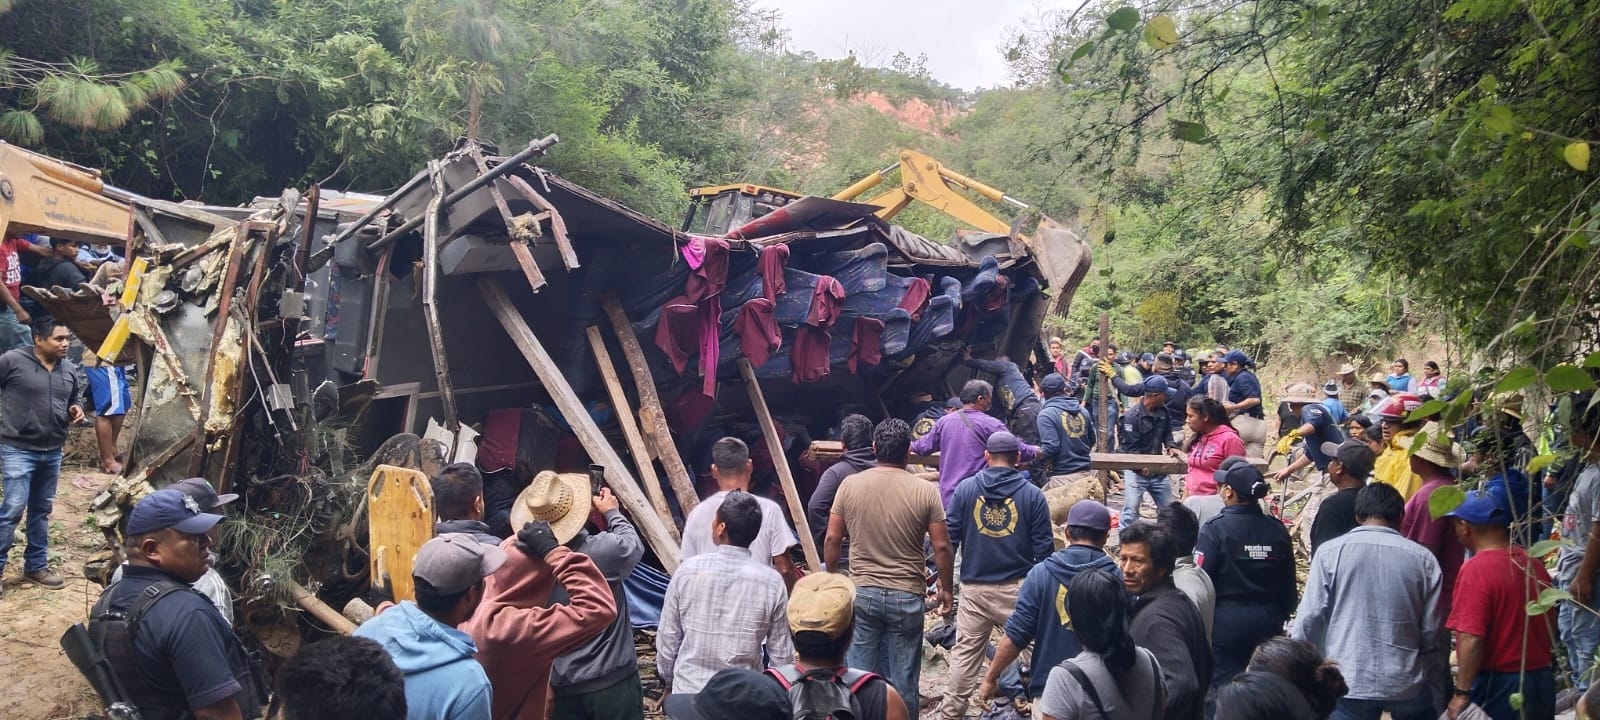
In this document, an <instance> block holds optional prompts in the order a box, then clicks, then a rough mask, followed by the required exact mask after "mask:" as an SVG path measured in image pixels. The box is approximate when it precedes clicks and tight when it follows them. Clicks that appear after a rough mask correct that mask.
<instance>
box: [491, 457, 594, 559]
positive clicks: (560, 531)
mask: <svg viewBox="0 0 1600 720" xmlns="http://www.w3.org/2000/svg"><path fill="white" fill-rule="evenodd" d="M592 500H593V498H592V497H590V496H589V478H588V476H585V475H579V474H577V473H561V474H559V475H558V474H556V473H554V472H551V471H549V470H545V471H544V472H541V473H539V474H538V475H535V476H533V482H530V483H528V487H526V488H523V490H522V493H521V494H519V495H517V501H516V502H515V503H514V504H512V506H511V530H512V532H516V531H518V530H521V529H522V526H523V525H525V524H527V523H531V522H547V523H550V531H551V532H553V533H555V536H556V542H560V543H565V542H566V541H568V540H571V539H572V538H573V537H574V536H576V535H577V534H578V531H579V530H582V529H583V524H584V523H585V522H588V521H589V506H590V503H591V502H592Z"/></svg>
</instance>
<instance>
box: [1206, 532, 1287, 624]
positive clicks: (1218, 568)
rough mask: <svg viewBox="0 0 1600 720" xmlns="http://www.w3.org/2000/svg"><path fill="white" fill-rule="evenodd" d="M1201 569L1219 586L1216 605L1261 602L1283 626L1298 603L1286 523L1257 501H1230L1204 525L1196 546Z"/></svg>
mask: <svg viewBox="0 0 1600 720" xmlns="http://www.w3.org/2000/svg"><path fill="white" fill-rule="evenodd" d="M1194 549H1195V555H1196V560H1197V561H1198V562H1199V563H1200V567H1201V569H1203V570H1205V571H1206V574H1207V575H1210V576H1211V583H1212V584H1213V585H1215V586H1216V588H1217V605H1218V606H1219V607H1220V606H1222V605H1228V604H1232V605H1262V606H1267V607H1269V608H1271V610H1272V611H1273V612H1274V613H1275V614H1274V615H1271V616H1263V617H1262V618H1261V622H1263V623H1276V624H1282V623H1283V621H1284V620H1286V619H1287V618H1288V617H1289V614H1290V613H1293V612H1294V609H1295V605H1297V604H1299V601H1300V599H1299V597H1298V592H1297V590H1296V588H1295V577H1294V545H1293V542H1292V541H1291V540H1290V539H1289V531H1288V530H1285V529H1284V527H1283V522H1281V521H1280V520H1278V519H1277V518H1275V517H1272V516H1271V515H1268V514H1266V513H1264V512H1262V511H1261V506H1260V505H1257V504H1255V503H1245V504H1242V505H1229V506H1227V507H1225V508H1223V509H1222V512H1220V513H1218V514H1217V516H1216V517H1214V518H1212V519H1211V520H1210V521H1209V522H1207V523H1206V524H1205V525H1202V526H1201V527H1200V539H1199V541H1198V542H1196V543H1195V546H1194Z"/></svg>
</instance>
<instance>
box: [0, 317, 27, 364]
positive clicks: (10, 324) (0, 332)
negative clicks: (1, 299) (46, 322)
mask: <svg viewBox="0 0 1600 720" xmlns="http://www.w3.org/2000/svg"><path fill="white" fill-rule="evenodd" d="M24 347H33V330H31V329H29V328H28V326H27V325H24V324H22V321H21V320H18V319H17V313H16V311H14V310H12V309H11V308H8V307H5V306H4V305H0V353H3V352H5V351H7V350H15V349H17V348H24Z"/></svg>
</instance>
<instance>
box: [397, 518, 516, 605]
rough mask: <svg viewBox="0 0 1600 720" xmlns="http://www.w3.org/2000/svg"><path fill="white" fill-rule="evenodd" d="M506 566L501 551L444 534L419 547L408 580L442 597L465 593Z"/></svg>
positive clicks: (472, 539)
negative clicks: (412, 580) (413, 580)
mask: <svg viewBox="0 0 1600 720" xmlns="http://www.w3.org/2000/svg"><path fill="white" fill-rule="evenodd" d="M505 562H506V553H505V551H504V550H501V549H500V548H497V547H495V546H493V545H489V544H487V543H483V542H479V541H478V539H477V538H475V537H473V536H471V535H468V534H466V533H445V534H443V535H440V536H438V537H436V538H434V539H432V540H429V541H427V542H425V543H423V544H422V547H421V548H420V549H418V550H417V557H416V559H415V560H413V561H412V562H411V576H412V577H414V578H416V579H418V580H422V581H425V582H427V583H428V585H429V586H431V587H432V588H433V589H434V591H436V592H438V593H439V594H441V595H452V594H455V593H458V592H465V591H466V590H467V589H469V588H471V587H472V586H474V585H477V584H478V581H479V580H482V579H484V578H486V577H489V576H490V575H493V574H494V572H495V571H496V570H499V569H500V566H501V565H504V564H505Z"/></svg>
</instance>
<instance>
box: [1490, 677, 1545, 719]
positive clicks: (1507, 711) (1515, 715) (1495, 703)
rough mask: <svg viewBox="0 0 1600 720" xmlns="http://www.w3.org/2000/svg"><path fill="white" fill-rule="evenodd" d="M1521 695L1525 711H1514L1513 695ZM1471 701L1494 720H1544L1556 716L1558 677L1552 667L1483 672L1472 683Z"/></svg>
mask: <svg viewBox="0 0 1600 720" xmlns="http://www.w3.org/2000/svg"><path fill="white" fill-rule="evenodd" d="M1513 693H1522V710H1521V712H1518V711H1516V710H1512V709H1511V695H1512V694H1513ZM1472 702H1474V703H1477V705H1478V707H1480V708H1483V711H1484V712H1485V713H1488V714H1489V717H1491V718H1494V720H1522V719H1523V718H1527V720H1544V719H1545V718H1552V717H1555V714H1556V676H1555V673H1553V672H1551V670H1550V668H1545V669H1543V670H1529V671H1528V672H1527V673H1526V674H1522V673H1514V672H1480V673H1478V678H1477V679H1476V680H1473V681H1472Z"/></svg>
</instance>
